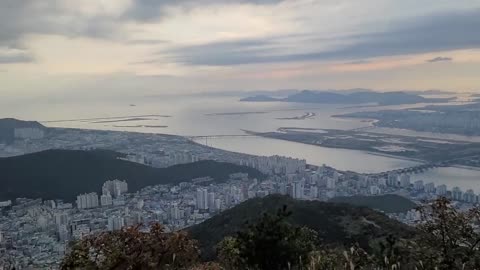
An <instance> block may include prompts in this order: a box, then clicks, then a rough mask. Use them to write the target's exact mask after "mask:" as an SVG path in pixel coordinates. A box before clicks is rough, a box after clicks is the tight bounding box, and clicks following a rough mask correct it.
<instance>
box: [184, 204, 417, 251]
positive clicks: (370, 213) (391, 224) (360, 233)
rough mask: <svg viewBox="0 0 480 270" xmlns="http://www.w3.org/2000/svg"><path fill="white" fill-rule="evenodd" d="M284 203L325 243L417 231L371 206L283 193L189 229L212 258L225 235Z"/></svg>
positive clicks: (296, 220)
mask: <svg viewBox="0 0 480 270" xmlns="http://www.w3.org/2000/svg"><path fill="white" fill-rule="evenodd" d="M284 205H286V206H287V209H288V210H290V211H291V212H292V215H291V216H290V217H289V221H290V222H291V223H293V224H297V225H301V226H306V227H309V228H311V229H313V230H315V231H317V232H318V233H319V236H320V238H321V239H322V242H323V243H325V244H339V245H342V244H346V245H350V244H352V243H359V244H360V245H361V246H363V247H365V248H368V246H369V244H370V242H371V241H372V240H374V239H378V238H382V237H385V236H387V235H389V234H394V235H396V236H398V237H405V238H407V237H410V236H411V235H412V233H413V229H412V228H411V227H408V226H406V225H404V224H402V223H400V222H397V221H395V220H392V219H390V218H388V217H387V216H385V215H384V214H382V213H380V212H377V211H374V210H372V209H370V208H367V207H357V206H351V205H347V204H336V203H326V202H318V201H298V200H294V199H292V198H290V197H287V196H280V195H271V196H267V197H265V198H256V199H251V200H248V201H246V202H244V203H242V204H239V205H237V206H236V207H234V208H231V209H229V210H226V211H224V212H222V213H220V214H218V215H216V216H214V217H212V218H211V219H208V220H206V221H205V222H203V223H201V224H198V225H195V226H193V227H190V228H189V229H187V230H188V232H189V233H190V234H191V236H192V237H193V238H194V239H197V240H198V241H199V243H200V247H201V249H202V252H203V254H204V256H205V257H206V258H212V256H213V254H215V253H214V250H215V248H214V247H215V245H216V244H217V243H219V242H220V241H221V240H222V239H223V238H224V237H225V236H231V235H234V234H235V233H236V232H238V231H240V230H241V229H242V228H243V227H244V226H245V222H246V221H250V222H254V221H255V220H257V219H258V218H259V217H261V216H262V215H263V214H264V213H272V214H273V213H275V212H276V211H277V210H278V209H280V208H282V207H283V206H284Z"/></svg>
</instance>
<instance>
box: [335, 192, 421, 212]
mask: <svg viewBox="0 0 480 270" xmlns="http://www.w3.org/2000/svg"><path fill="white" fill-rule="evenodd" d="M329 202H334V203H348V204H352V205H356V206H365V207H369V208H372V209H375V210H379V211H382V212H385V213H405V212H408V211H409V210H411V209H413V208H415V207H417V204H415V203H414V202H412V201H411V200H409V199H407V198H405V197H402V196H399V195H395V194H387V195H381V196H349V197H335V198H333V199H331V200H330V201H329Z"/></svg>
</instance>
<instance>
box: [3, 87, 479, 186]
mask: <svg viewBox="0 0 480 270" xmlns="http://www.w3.org/2000/svg"><path fill="white" fill-rule="evenodd" d="M421 105H422V104H418V105H416V106H421ZM402 107H404V106H395V107H384V108H402ZM378 109H379V107H349V106H342V105H319V104H296V103H280V102H279V103H245V102H238V98H236V97H215V98H214V97H198V96H197V97H181V98H179V97H151V98H141V99H134V100H128V102H123V101H101V102H100V101H95V102H58V103H56V102H54V101H51V102H45V101H43V102H37V103H35V104H34V105H30V106H28V107H26V106H21V104H16V103H15V102H5V101H4V102H3V103H2V101H0V117H15V118H19V119H25V120H38V121H41V122H42V123H43V124H45V125H46V126H50V127H75V128H88V129H100V130H118V131H135V132H147V133H164V134H174V135H182V136H199V135H235V134H244V132H243V131H242V130H252V131H259V132H265V131H275V130H276V129H278V128H279V127H299V128H319V129H321V128H329V129H354V128H361V127H366V126H369V123H366V122H362V121H359V120H357V119H338V118H332V117H331V116H332V115H335V114H343V113H348V112H354V111H364V110H378ZM305 113H315V116H314V117H313V118H311V119H305V120H286V119H283V120H280V119H278V118H291V117H298V116H301V115H303V114H305ZM145 115H165V116H170V117H161V116H148V117H147V116H145ZM108 117H124V118H122V120H132V119H131V118H137V119H136V120H135V121H122V122H115V123H105V122H104V123H101V122H102V121H101V120H100V121H99V120H77V121H62V122H51V121H58V120H72V119H89V118H108ZM145 126H167V127H153V128H152V127H145ZM198 142H199V143H203V144H205V143H207V144H208V145H209V146H213V147H217V148H220V149H225V150H229V151H235V152H242V153H248V154H255V155H284V156H290V157H296V158H302V159H306V160H307V161H308V162H309V163H311V164H315V165H322V164H327V165H329V166H332V167H335V168H338V169H341V170H352V171H357V172H380V171H387V170H391V169H397V168H403V167H409V166H413V165H415V164H417V163H415V162H412V161H408V160H402V159H396V158H389V157H382V156H377V155H372V154H369V153H367V152H363V151H356V150H344V149H332V148H325V147H318V146H311V145H305V144H300V143H294V142H288V141H281V140H275V139H269V138H252V137H248V138H238V137H237V138H211V139H208V141H207V142H205V139H202V140H199V141H198ZM414 178H415V179H422V180H426V181H434V182H436V183H438V184H442V183H445V184H447V185H448V186H449V187H452V186H455V185H458V186H460V187H462V188H464V189H467V188H473V189H474V190H476V191H480V172H479V171H475V170H468V169H460V168H440V169H436V170H433V171H429V172H426V173H424V174H421V175H416V176H415V177H414ZM477 186H478V188H477Z"/></svg>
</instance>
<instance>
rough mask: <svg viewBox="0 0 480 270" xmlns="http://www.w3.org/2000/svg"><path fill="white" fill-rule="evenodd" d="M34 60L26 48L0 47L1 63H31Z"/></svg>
mask: <svg viewBox="0 0 480 270" xmlns="http://www.w3.org/2000/svg"><path fill="white" fill-rule="evenodd" d="M33 60H34V59H33V57H32V56H31V55H30V54H29V53H28V52H26V51H24V50H21V49H16V48H9V47H0V64H15V63H29V62H32V61H33Z"/></svg>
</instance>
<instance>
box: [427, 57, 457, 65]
mask: <svg viewBox="0 0 480 270" xmlns="http://www.w3.org/2000/svg"><path fill="white" fill-rule="evenodd" d="M452 60H453V59H452V58H451V57H443V56H438V57H435V58H432V59H428V60H427V61H426V62H428V63H436V62H450V61H452Z"/></svg>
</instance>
